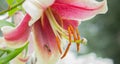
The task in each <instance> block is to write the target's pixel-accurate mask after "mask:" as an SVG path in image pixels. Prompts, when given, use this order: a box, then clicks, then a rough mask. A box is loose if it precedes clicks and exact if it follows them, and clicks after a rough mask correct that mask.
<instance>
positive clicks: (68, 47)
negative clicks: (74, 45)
mask: <svg viewBox="0 0 120 64" xmlns="http://www.w3.org/2000/svg"><path fill="white" fill-rule="evenodd" d="M70 45H71V42H70V43H69V44H68V46H67V48H66V50H65V52H64V54H63V56H62V57H61V59H63V58H64V57H65V56H66V55H67V53H68V50H69V49H70Z"/></svg>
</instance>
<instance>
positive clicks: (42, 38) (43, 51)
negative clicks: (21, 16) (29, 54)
mask: <svg viewBox="0 0 120 64" xmlns="http://www.w3.org/2000/svg"><path fill="white" fill-rule="evenodd" d="M33 33H34V37H35V47H36V48H35V50H36V53H37V54H38V56H37V57H38V58H39V59H41V58H42V59H41V60H42V61H41V63H42V62H43V63H42V64H53V63H55V62H56V61H55V60H57V59H58V56H59V51H58V48H57V43H56V40H55V35H54V32H53V31H52V28H51V26H50V24H49V22H48V19H47V18H46V16H45V17H44V25H42V24H41V22H40V20H38V21H37V22H36V23H35V24H34V26H33ZM46 60H47V62H46ZM51 62H52V63H51Z"/></svg>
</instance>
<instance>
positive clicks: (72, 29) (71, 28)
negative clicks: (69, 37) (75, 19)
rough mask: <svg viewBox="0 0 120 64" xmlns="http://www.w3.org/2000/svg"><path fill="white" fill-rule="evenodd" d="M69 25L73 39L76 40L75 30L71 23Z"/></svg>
mask: <svg viewBox="0 0 120 64" xmlns="http://www.w3.org/2000/svg"><path fill="white" fill-rule="evenodd" d="M69 27H70V30H71V32H72V34H73V37H74V41H76V40H77V37H76V34H75V31H74V28H73V26H72V25H70V26H69Z"/></svg>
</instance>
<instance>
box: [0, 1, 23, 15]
mask: <svg viewBox="0 0 120 64" xmlns="http://www.w3.org/2000/svg"><path fill="white" fill-rule="evenodd" d="M24 1H25V0H0V15H1V14H4V13H6V12H8V14H9V16H12V15H13V14H14V13H15V12H16V11H18V10H20V9H22V8H21V4H22V3H23V2H24Z"/></svg>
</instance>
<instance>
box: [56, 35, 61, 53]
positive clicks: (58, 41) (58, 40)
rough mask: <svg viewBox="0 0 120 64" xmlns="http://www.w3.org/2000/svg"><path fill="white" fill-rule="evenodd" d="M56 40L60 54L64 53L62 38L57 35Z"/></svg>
mask: <svg viewBox="0 0 120 64" xmlns="http://www.w3.org/2000/svg"><path fill="white" fill-rule="evenodd" d="M56 42H57V47H58V50H59V52H60V54H62V49H61V46H60V39H59V37H58V36H56Z"/></svg>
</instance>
